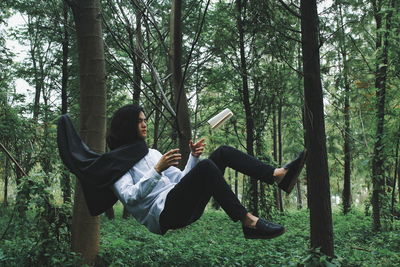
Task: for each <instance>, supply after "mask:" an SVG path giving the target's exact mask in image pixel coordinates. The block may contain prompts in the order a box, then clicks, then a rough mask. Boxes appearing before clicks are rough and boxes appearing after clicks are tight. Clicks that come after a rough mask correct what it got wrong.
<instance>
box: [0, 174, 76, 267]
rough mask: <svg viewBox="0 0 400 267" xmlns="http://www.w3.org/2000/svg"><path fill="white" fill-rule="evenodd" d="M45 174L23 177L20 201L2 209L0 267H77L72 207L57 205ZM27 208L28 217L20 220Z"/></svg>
mask: <svg viewBox="0 0 400 267" xmlns="http://www.w3.org/2000/svg"><path fill="white" fill-rule="evenodd" d="M47 179H48V178H47V177H46V174H44V173H37V174H35V175H33V176H28V177H23V178H22V179H21V183H20V186H19V188H18V195H19V197H20V198H21V199H20V201H19V202H18V204H17V205H16V206H15V207H14V208H9V209H7V208H5V207H4V208H2V210H1V213H4V214H5V215H6V216H3V217H2V219H1V220H0V226H1V227H0V228H1V229H2V232H1V233H0V234H1V235H2V240H1V243H0V266H3V265H4V266H75V265H77V264H78V263H79V261H80V259H79V257H78V256H77V255H75V254H74V253H72V252H70V220H71V206H70V205H68V204H65V205H61V206H57V205H55V204H54V201H53V199H52V198H53V196H52V194H51V192H50V188H49V187H48V186H47V184H46V183H45V180H47ZM21 207H24V209H26V216H23V217H21V216H18V211H19V210H20V209H21Z"/></svg>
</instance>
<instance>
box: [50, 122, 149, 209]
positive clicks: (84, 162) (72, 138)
mask: <svg viewBox="0 0 400 267" xmlns="http://www.w3.org/2000/svg"><path fill="white" fill-rule="evenodd" d="M57 144H58V150H59V153H60V157H61V159H62V161H63V162H64V164H65V165H66V166H67V167H68V169H69V170H70V171H71V172H72V173H73V174H75V175H76V177H78V179H79V181H80V183H81V185H82V189H83V193H84V196H85V200H86V204H87V207H88V209H89V212H90V214H91V215H92V216H97V215H100V214H101V213H103V212H105V211H106V210H107V209H109V208H111V207H112V206H113V205H114V204H115V202H117V200H118V199H117V197H116V196H115V194H114V193H113V191H112V189H111V187H110V186H111V185H112V184H113V183H115V182H116V181H117V180H118V179H119V178H120V177H121V176H122V175H124V174H125V173H126V172H127V171H128V170H129V169H130V168H131V167H132V166H133V165H134V164H136V163H137V162H138V161H139V160H141V159H142V158H143V157H144V156H145V155H146V154H147V153H148V147H147V144H146V142H145V141H144V140H137V141H136V142H135V143H133V144H129V145H125V146H121V147H118V148H116V149H114V150H112V151H110V152H107V153H104V154H99V153H96V152H93V151H92V150H90V149H89V147H88V146H87V145H86V144H85V143H84V142H83V141H82V139H81V138H80V137H79V135H78V133H77V132H76V130H75V128H74V126H73V125H72V122H71V120H70V118H69V116H68V115H62V116H61V118H60V119H59V120H58V124H57Z"/></svg>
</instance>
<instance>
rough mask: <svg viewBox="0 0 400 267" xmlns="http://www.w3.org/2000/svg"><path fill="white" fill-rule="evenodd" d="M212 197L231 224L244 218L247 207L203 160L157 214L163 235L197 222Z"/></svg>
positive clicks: (219, 174) (208, 163) (220, 175)
mask: <svg viewBox="0 0 400 267" xmlns="http://www.w3.org/2000/svg"><path fill="white" fill-rule="evenodd" d="M211 196H213V197H214V198H215V200H216V201H217V202H218V203H219V204H220V205H221V207H222V209H223V210H224V211H225V212H226V213H227V214H228V216H229V217H230V218H231V219H232V220H233V221H237V220H240V219H243V218H244V217H245V216H246V213H247V210H246V208H245V207H243V205H242V204H241V203H240V201H239V200H238V198H237V197H236V195H235V194H234V193H233V192H232V190H231V188H230V187H229V185H228V184H227V183H226V181H225V179H224V177H223V175H222V172H221V170H220V169H219V168H218V167H217V165H216V164H215V163H214V162H213V161H212V160H209V159H206V160H202V161H201V162H199V163H198V164H197V165H196V166H195V167H194V168H193V169H192V170H191V171H190V172H189V173H188V174H186V175H185V176H184V177H183V178H182V179H181V181H180V182H179V183H178V184H177V185H176V186H175V187H174V188H173V189H172V190H171V191H170V192H169V193H168V196H167V199H166V202H165V207H164V210H163V212H162V213H161V215H160V225H161V229H162V232H163V233H165V232H166V231H167V230H168V229H176V228H181V227H184V226H186V225H189V224H190V223H192V222H194V221H196V220H197V219H199V218H200V216H201V215H202V214H203V212H204V209H205V207H206V205H207V203H208V201H209V200H210V198H211Z"/></svg>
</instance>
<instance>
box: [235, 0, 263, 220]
mask: <svg viewBox="0 0 400 267" xmlns="http://www.w3.org/2000/svg"><path fill="white" fill-rule="evenodd" d="M245 4H246V0H244V2H242V0H236V8H237V11H238V13H237V28H238V32H239V52H240V76H241V78H242V88H241V89H239V93H240V94H241V98H242V102H243V107H244V112H245V118H246V150H247V153H248V154H249V155H252V156H253V155H254V121H253V115H252V111H251V104H250V95H249V82H248V74H247V63H246V55H245V48H244V46H245V43H244V29H243V24H244V22H243V19H242V16H244V14H243V8H244V6H243V5H245ZM249 193H250V207H249V209H250V211H251V212H252V213H253V214H254V215H256V216H257V214H258V182H257V180H256V179H255V178H253V177H250V186H249Z"/></svg>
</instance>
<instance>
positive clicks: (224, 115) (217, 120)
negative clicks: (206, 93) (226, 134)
mask: <svg viewBox="0 0 400 267" xmlns="http://www.w3.org/2000/svg"><path fill="white" fill-rule="evenodd" d="M232 116H233V113H232V111H231V110H230V109H229V108H226V109H224V110H223V111H221V112H220V113H218V114H217V115H215V116H214V117H212V118H211V119H209V120H208V121H207V122H208V123H209V124H210V126H211V129H212V130H215V129H217V128H218V127H220V126H221V125H222V124H224V123H225V122H226V121H227V120H228V119H229V118H230V117H232Z"/></svg>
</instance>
